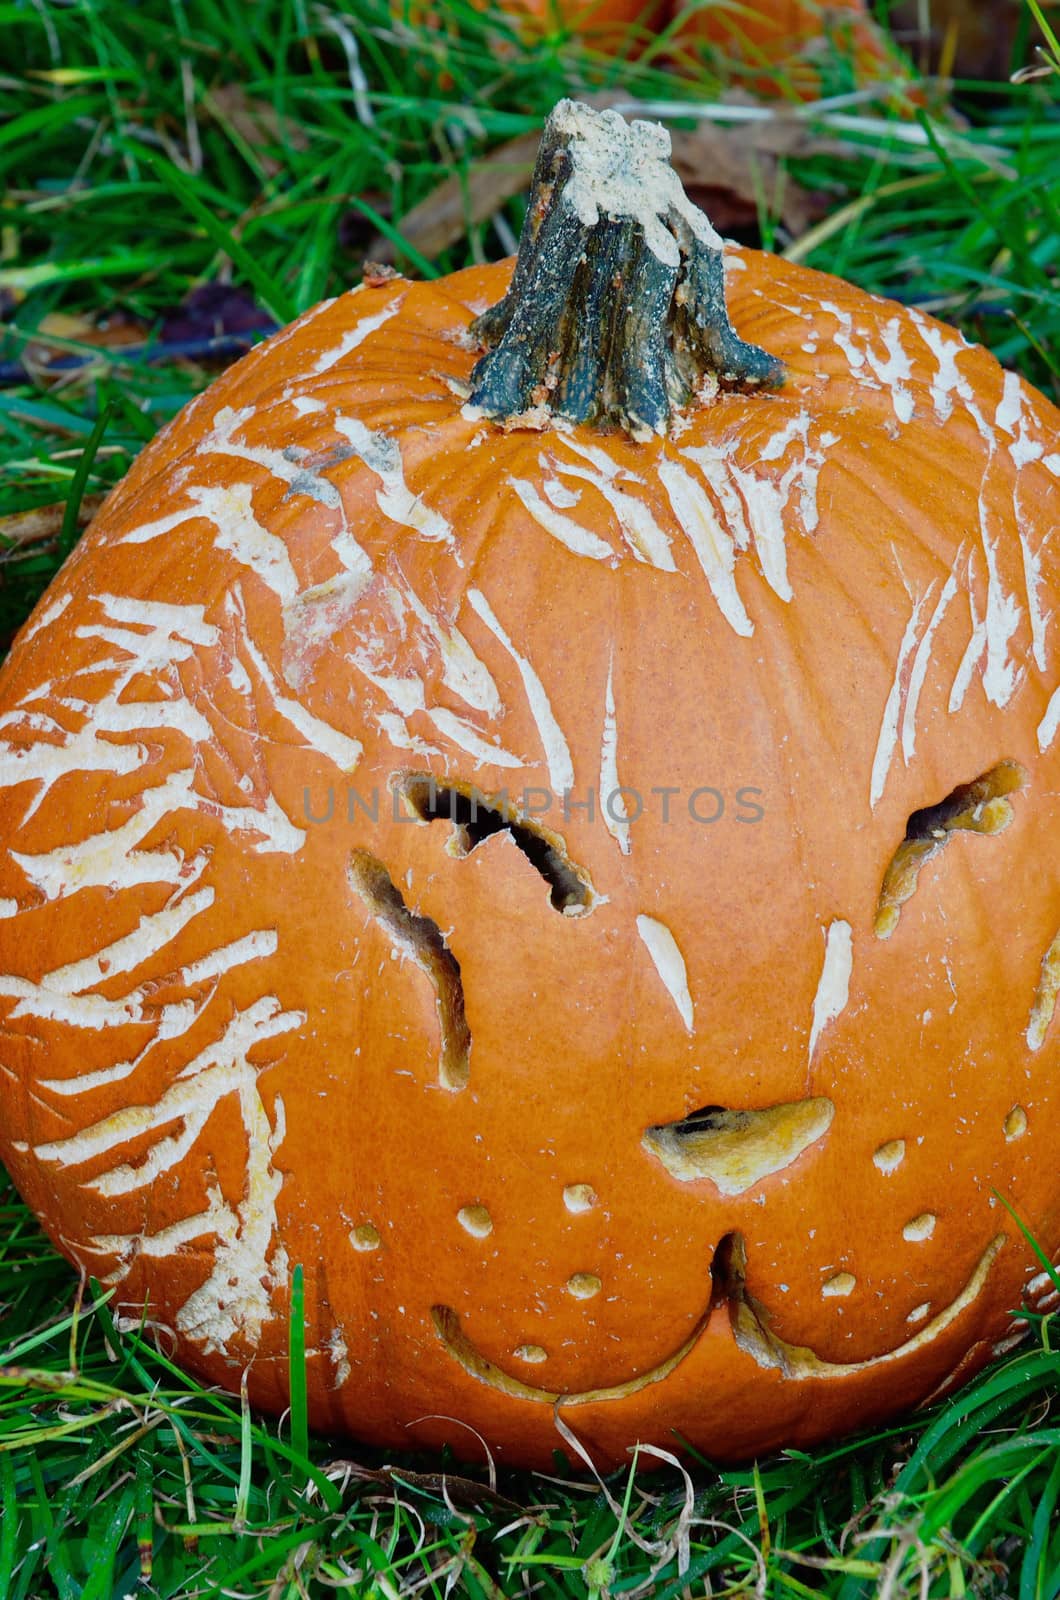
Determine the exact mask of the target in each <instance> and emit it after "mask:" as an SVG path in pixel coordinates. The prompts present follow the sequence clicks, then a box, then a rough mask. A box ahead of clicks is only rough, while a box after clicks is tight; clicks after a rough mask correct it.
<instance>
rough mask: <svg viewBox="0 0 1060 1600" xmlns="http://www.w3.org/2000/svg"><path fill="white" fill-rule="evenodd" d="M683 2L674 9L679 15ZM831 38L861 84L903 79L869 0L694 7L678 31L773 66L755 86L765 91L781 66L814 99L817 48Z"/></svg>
mask: <svg viewBox="0 0 1060 1600" xmlns="http://www.w3.org/2000/svg"><path fill="white" fill-rule="evenodd" d="M683 10H684V8H683V7H681V6H678V7H676V8H675V14H676V15H679V16H680V15H681V13H682V11H683ZM826 38H831V39H832V41H833V42H834V44H835V46H837V47H838V48H839V49H840V50H841V51H842V53H843V55H844V56H847V55H848V56H849V57H850V65H851V72H852V74H853V77H854V80H855V82H857V83H863V82H871V81H872V80H873V79H879V78H883V79H887V78H904V77H906V76H907V75H908V65H907V63H905V62H903V60H902V58H901V57H900V55H899V54H898V52H897V50H896V49H895V48H894V47H893V45H892V44H891V42H890V40H889V39H888V38H887V36H886V34H885V33H884V32H883V30H882V29H881V28H880V27H879V26H878V25H877V23H876V22H875V21H874V20H873V18H872V17H871V15H870V14H869V11H868V8H867V6H866V4H865V0H821V3H817V0H732V3H731V4H729V3H725V4H720V3H719V4H714V5H707V6H704V7H703V8H702V9H701V10H696V11H693V12H691V14H690V15H689V16H688V17H687V18H686V19H685V20H684V21H683V22H682V24H681V26H680V28H679V29H678V30H677V33H676V35H675V43H676V44H677V45H678V46H680V45H682V44H694V43H695V42H696V41H697V40H702V41H703V42H704V43H706V44H709V45H711V46H713V47H714V48H717V49H720V50H722V51H723V52H724V53H725V54H726V55H727V56H730V57H732V58H733V59H735V60H738V61H744V62H746V63H747V64H748V65H750V66H765V67H769V68H772V69H774V72H773V75H771V76H769V77H764V78H762V79H761V80H760V81H759V82H758V83H757V85H756V87H757V88H759V89H760V90H761V92H763V93H765V94H775V93H776V92H777V77H776V71H777V70H780V69H782V70H783V73H784V75H785V81H786V82H788V83H790V86H791V88H792V90H793V91H794V93H795V94H796V95H797V96H798V97H799V98H800V99H814V98H815V97H816V96H818V95H819V94H820V93H821V92H822V89H826V88H827V85H823V84H822V82H821V76H820V72H819V71H818V68H817V67H816V65H815V64H814V59H813V58H814V52H815V50H816V49H817V48H819V47H820V45H821V44H822V43H823V42H824V40H825V39H826Z"/></svg>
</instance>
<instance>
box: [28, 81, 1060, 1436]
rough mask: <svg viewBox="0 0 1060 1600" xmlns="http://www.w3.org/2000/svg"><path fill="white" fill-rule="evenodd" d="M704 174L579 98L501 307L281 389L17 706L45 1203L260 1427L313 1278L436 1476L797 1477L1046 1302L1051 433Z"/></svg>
mask: <svg viewBox="0 0 1060 1600" xmlns="http://www.w3.org/2000/svg"><path fill="white" fill-rule="evenodd" d="M668 145H669V141H668V138H667V136H666V135H665V134H664V133H663V131H662V130H661V129H658V128H654V127H653V126H652V125H650V124H644V123H640V124H632V125H629V126H627V125H626V124H625V123H623V122H622V120H621V119H620V118H619V117H618V116H617V115H616V114H615V113H612V112H605V113H603V114H599V115H597V114H594V113H591V112H589V111H587V110H585V109H584V108H579V107H575V106H572V105H570V104H569V103H564V104H562V105H561V106H560V107H558V108H557V110H556V112H555V113H554V116H553V119H552V122H551V124H550V128H549V131H548V135H547V138H546V143H545V146H544V148H543V155H542V159H541V161H540V163H539V167H538V172H537V175H536V180H535V185H536V186H535V193H534V199H533V202H532V205H531V210H530V213H529V220H528V224H527V230H526V234H525V237H524V242H523V247H522V251H521V254H520V259H519V264H518V265H517V266H516V268H515V272H514V277H513V275H512V268H511V265H510V264H505V265H500V266H493V267H484V268H473V269H471V270H469V271H466V272H462V273H458V274H456V275H455V276H453V277H451V278H448V279H445V280H443V281H441V282H438V283H410V282H407V281H405V280H402V279H395V280H393V281H389V282H380V283H375V284H373V286H369V287H363V288H361V289H358V290H355V291H352V292H351V293H349V294H345V295H343V296H341V297H340V298H339V299H337V300H335V301H331V302H327V303H325V304H324V305H321V306H318V307H316V308H315V309H314V310H313V311H311V312H309V313H307V314H306V315H305V316H303V317H302V318H300V319H299V321H298V322H296V323H295V324H293V325H292V326H291V327H289V328H288V329H286V330H285V331H284V332H282V333H280V334H278V335H277V336H276V337H275V338H274V339H272V340H270V341H269V342H268V343H267V344H264V345H262V346H261V347H260V348H258V349H256V350H255V351H254V352H252V353H251V354H250V355H249V356H247V357H246V359H245V360H243V361H242V362H240V364H239V365H238V366H236V367H234V368H233V369H232V370H230V371H229V372H227V373H226V374H225V375H224V376H223V377H221V378H220V379H219V380H218V381H217V382H216V383H215V384H214V385H213V386H212V387H211V388H210V389H209V390H208V391H207V392H206V393H205V394H203V395H202V396H201V397H200V398H199V399H197V400H195V401H194V402H193V403H192V404H191V405H190V406H188V407H187V408H186V409H185V411H184V412H183V413H182V414H181V415H180V416H179V417H178V418H177V419H176V421H175V422H173V423H172V424H170V425H169V426H168V427H167V428H166V429H165V430H164V431H163V432H162V434H161V435H160V436H159V438H158V439H157V440H156V441H155V442H154V443H153V444H152V445H151V446H150V447H149V448H148V449H147V450H146V451H145V452H144V454H143V455H142V456H141V458H140V459H139V461H138V462H137V463H136V465H135V466H134V468H133V470H132V471H131V472H130V474H129V476H128V477H127V478H126V480H125V482H124V483H123V484H122V485H121V486H120V487H119V488H118V489H117V490H116V491H115V492H114V493H113V495H112V496H111V498H110V499H109V501H108V502H107V504H106V506H105V508H104V509H103V511H102V512H101V514H100V515H99V517H98V518H97V519H96V522H95V523H94V525H93V527H92V528H91V530H90V531H89V533H88V534H87V535H86V537H85V538H84V540H83V541H82V543H81V544H80V545H79V546H78V548H77V549H76V550H75V552H74V554H73V555H72V557H71V558H70V560H69V561H68V562H67V564H66V566H65V567H64V569H63V571H62V573H61V574H60V576H59V577H58V579H57V580H56V582H55V583H54V585H53V586H52V588H51V590H50V591H49V593H48V594H47V595H46V597H45V598H44V600H43V601H42V603H41V605H40V606H39V608H38V609H37V611H36V612H35V614H34V616H33V618H32V620H31V621H30V623H29V624H28V625H27V627H26V628H25V629H24V630H23V632H22V634H21V635H20V637H19V639H18V642H17V644H16V646H15V648H14V649H13V651H12V654H11V657H10V659H9V661H8V663H7V665H6V666H5V668H4V671H3V675H2V679H0V709H2V713H3V733H2V740H3V742H2V746H0V780H2V788H0V799H2V810H0V827H2V838H3V841H4V848H3V851H2V854H0V896H2V901H0V906H2V910H3V917H2V918H0V1005H2V1007H3V1018H4V1036H3V1046H2V1066H3V1070H2V1072H0V1153H2V1155H3V1159H4V1160H5V1161H6V1162H7V1163H8V1164H9V1165H10V1168H11V1170H12V1172H13V1174H14V1176H15V1179H16V1181H17V1183H18V1184H19V1186H20V1188H21V1189H22V1191H23V1193H24V1194H25V1195H26V1196H27V1198H28V1199H29V1201H30V1202H31V1203H32V1205H33V1206H34V1207H35V1209H36V1210H37V1212H38V1213H39V1215H40V1216H41V1218H42V1219H43V1221H44V1224H45V1226H46V1227H47V1229H48V1231H49V1233H50V1234H51V1236H52V1238H53V1239H54V1240H55V1242H56V1244H57V1246H58V1247H59V1248H60V1249H61V1250H63V1251H64V1252H65V1253H66V1254H67V1255H68V1256H69V1258H70V1259H71V1261H73V1262H74V1263H76V1264H77V1265H79V1266H80V1267H82V1268H83V1269H84V1270H85V1271H87V1272H90V1273H93V1274H95V1275H97V1276H98V1277H100V1278H101V1279H102V1280H103V1281H104V1282H105V1283H108V1284H110V1285H113V1286H114V1287H115V1291H116V1304H117V1305H118V1306H119V1307H120V1309H121V1310H122V1312H123V1313H124V1314H125V1315H127V1316H131V1317H134V1318H135V1317H139V1316H140V1314H141V1312H142V1309H143V1308H144V1307H145V1306H146V1308H147V1316H148V1317H149V1318H150V1319H151V1321H152V1322H153V1323H154V1324H156V1325H159V1326H162V1327H164V1328H167V1329H168V1330H170V1333H171V1336H172V1339H173V1340H174V1341H175V1346H176V1348H177V1350H178V1351H179V1354H180V1356H181V1358H182V1359H183V1360H184V1361H185V1362H186V1363H187V1364H188V1365H189V1366H190V1367H191V1368H193V1369H194V1370H195V1371H196V1372H198V1373H200V1374H201V1375H202V1376H203V1377H204V1378H207V1379H209V1380H211V1381H216V1382H218V1383H221V1384H224V1385H227V1386H229V1387H232V1388H236V1387H238V1385H239V1382H240V1376H241V1374H242V1373H243V1372H244V1371H246V1373H247V1379H248V1386H249V1393H250V1395H251V1397H252V1399H253V1400H254V1401H255V1402H256V1403H257V1404H259V1405H261V1406H264V1407H271V1408H279V1407H282V1406H284V1405H285V1404H286V1402H287V1398H288V1388H287V1365H286V1361H287V1357H286V1349H287V1337H288V1315H289V1292H290V1284H291V1277H292V1271H293V1269H294V1267H295V1266H296V1264H299V1263H301V1264H302V1265H303V1267H304V1270H305V1281H306V1318H307V1331H306V1345H307V1349H308V1352H309V1354H308V1381H309V1395H310V1406H311V1414H312V1418H313V1421H314V1423H315V1424H316V1426H317V1427H319V1428H322V1429H346V1430H349V1431H350V1432H352V1433H354V1434H356V1435H358V1436H360V1437H361V1438H364V1439H369V1440H373V1441H376V1442H378V1443H380V1444H383V1445H386V1446H387V1447H398V1446H409V1447H411V1446H421V1445H438V1444H440V1443H442V1442H443V1441H445V1440H448V1441H451V1442H452V1443H453V1445H454V1446H455V1447H456V1448H457V1449H458V1450H459V1451H460V1452H461V1453H464V1454H467V1453H469V1452H470V1453H472V1454H474V1453H475V1452H477V1451H478V1450H479V1448H480V1446H479V1443H478V1441H477V1439H476V1436H475V1433H474V1432H472V1431H471V1430H477V1433H478V1434H479V1435H481V1436H482V1438H483V1439H485V1440H486V1441H487V1442H488V1444H489V1446H490V1447H491V1448H492V1449H493V1450H494V1451H495V1452H496V1453H497V1454H498V1455H499V1456H500V1457H501V1458H502V1459H504V1460H508V1461H513V1462H529V1463H537V1464H544V1465H548V1464H550V1463H551V1459H552V1450H553V1447H554V1446H555V1445H558V1444H560V1443H561V1439H560V1436H559V1435H558V1434H557V1432H556V1421H557V1419H558V1420H559V1421H561V1422H562V1423H563V1424H564V1426H565V1427H566V1428H567V1429H569V1430H571V1431H573V1433H574V1434H575V1435H576V1436H577V1437H578V1438H579V1439H580V1440H582V1441H583V1442H584V1444H585V1446H586V1448H587V1449H588V1450H589V1451H590V1452H591V1453H592V1454H593V1456H594V1457H595V1459H596V1460H598V1461H599V1462H601V1463H609V1462H615V1461H618V1460H621V1459H622V1456H623V1452H624V1451H625V1450H626V1448H627V1447H628V1446H629V1445H630V1444H631V1443H632V1442H633V1441H635V1440H638V1439H640V1440H647V1441H651V1442H653V1443H654V1444H656V1445H660V1446H666V1445H670V1446H672V1445H673V1443H674V1440H675V1437H676V1438H682V1439H685V1440H689V1441H691V1442H692V1444H694V1445H695V1446H697V1447H698V1448H699V1449H700V1450H702V1451H704V1452H706V1453H707V1454H708V1455H710V1456H714V1457H717V1458H722V1459H724V1458H729V1459H731V1458H740V1457H747V1456H749V1455H751V1454H752V1453H755V1452H761V1451H763V1450H767V1449H770V1448H772V1447H774V1446H778V1445H784V1444H786V1445H796V1444H797V1445H806V1444H809V1443H810V1442H812V1441H813V1440H816V1439H819V1438H821V1437H823V1436H825V1435H830V1434H833V1433H835V1432H837V1431H840V1430H843V1429H848V1428H851V1427H853V1426H855V1425H858V1424H867V1423H870V1422H874V1421H877V1420H879V1419H881V1418H884V1417H889V1416H892V1415H894V1414H895V1413H896V1412H898V1411H900V1410H901V1409H902V1408H906V1407H909V1406H912V1405H914V1404H916V1403H918V1402H920V1401H923V1400H925V1399H926V1398H927V1397H929V1396H930V1395H932V1394H933V1393H938V1392H940V1391H942V1390H944V1389H946V1388H947V1387H948V1386H950V1385H952V1384H953V1383H955V1382H957V1381H958V1380H960V1379H962V1378H963V1377H965V1376H967V1375H968V1374H970V1373H972V1372H974V1371H975V1370H976V1369H977V1368H978V1367H980V1366H981V1365H982V1364H983V1362H985V1361H986V1360H988V1359H989V1357H990V1355H991V1352H992V1351H997V1350H1003V1349H1005V1348H1007V1347H1008V1344H1009V1342H1010V1340H1011V1338H1013V1337H1014V1336H1018V1329H1017V1330H1014V1329H1013V1324H1012V1323H1011V1321H1010V1314H1011V1312H1012V1309H1013V1308H1014V1307H1016V1306H1018V1305H1019V1304H1020V1302H1021V1299H1024V1300H1026V1301H1027V1303H1028V1304H1030V1305H1032V1306H1035V1307H1039V1308H1040V1307H1042V1306H1045V1305H1047V1304H1049V1303H1050V1300H1049V1296H1050V1294H1051V1286H1050V1284H1049V1281H1048V1278H1047V1277H1046V1276H1045V1275H1043V1274H1042V1273H1041V1271H1040V1268H1039V1266H1038V1264H1037V1262H1036V1261H1035V1259H1034V1257H1033V1255H1032V1253H1031V1251H1030V1249H1029V1248H1028V1246H1027V1245H1026V1243H1025V1242H1024V1240H1023V1238H1022V1236H1021V1234H1020V1232H1019V1229H1018V1228H1017V1226H1016V1224H1015V1222H1014V1221H1013V1220H1012V1217H1011V1216H1010V1214H1009V1212H1008V1211H1007V1210H1006V1209H1005V1208H1004V1207H1003V1206H1002V1205H1001V1204H1000V1203H999V1201H998V1199H997V1196H998V1195H1000V1196H1002V1197H1003V1198H1004V1199H1006V1200H1008V1201H1009V1202H1011V1203H1012V1204H1013V1205H1014V1206H1015V1207H1016V1208H1017V1210H1018V1211H1019V1213H1020V1214H1021V1215H1022V1216H1023V1217H1024V1218H1025V1219H1026V1220H1027V1222H1028V1223H1029V1224H1030V1225H1031V1226H1032V1227H1033V1228H1034V1230H1035V1231H1036V1232H1037V1235H1038V1237H1039V1239H1040V1241H1041V1243H1042V1245H1043V1246H1044V1247H1045V1248H1046V1249H1047V1250H1049V1251H1050V1252H1053V1251H1056V1250H1057V1248H1058V1246H1060V1183H1058V1181H1057V1176H1056V1174H1057V1164H1058V1162H1057V1158H1058V1155H1060V1133H1058V1129H1060V1072H1058V1070H1057V1054H1058V1049H1060V1023H1057V1022H1056V1021H1055V1019H1054V1016H1053V1012H1054V1008H1055V1003H1056V997H1057V991H1058V989H1060V936H1058V931H1057V930H1058V928H1060V867H1058V865H1057V850H1056V841H1057V839H1058V838H1060V738H1058V736H1057V735H1058V726H1060V691H1058V689H1057V683H1058V662H1060V636H1058V633H1057V626H1058V624H1057V621H1056V618H1057V616H1058V614H1060V570H1058V557H1057V552H1056V548H1055V541H1054V542H1053V543H1050V536H1051V534H1052V532H1053V530H1054V529H1055V527H1056V524H1057V519H1058V516H1060V416H1058V414H1057V412H1056V411H1055V410H1054V409H1053V408H1052V407H1051V406H1050V405H1049V403H1048V402H1047V401H1046V400H1045V399H1043V398H1042V396H1040V395H1038V394H1036V393H1035V392H1034V391H1033V390H1031V389H1030V388H1029V387H1028V386H1027V385H1026V384H1024V383H1023V382H1021V381H1020V379H1018V378H1017V377H1016V376H1014V375H1013V374H1011V373H1005V372H1003V371H1002V370H1001V368H1000V367H999V366H998V365H997V363H996V362H995V361H994V360H993V359H992V357H991V356H989V355H988V354H987V353H985V352H984V351H982V350H979V349H975V348H972V347H970V346H968V345H967V344H965V343H964V341H963V340H962V339H961V337H960V336H959V335H958V334H957V333H955V332H953V331H952V330H951V329H948V328H946V327H944V326H942V325H941V324H940V323H938V322H935V321H933V320H932V319H931V318H930V317H927V316H924V315H921V314H920V313H919V312H917V311H915V310H909V309H904V308H902V307H900V306H898V305H895V304H892V303H889V302H886V301H883V300H879V299H876V298H874V297H872V296H870V295H866V294H864V293H862V292H860V291H858V290H857V289H855V288H852V287H851V286H849V285H848V284H845V283H843V282H841V281H839V280H837V279H833V278H830V277H827V276H825V275H822V274H820V273H815V272H811V271H808V270H806V269H803V268H800V267H797V266H793V265H790V264H787V263H785V262H783V261H780V260H777V259H775V258H773V257H770V256H767V255H763V254H758V253H756V252H754V251H747V250H742V249H738V248H729V247H726V249H725V250H724V256H723V253H722V249H721V242H720V240H718V238H717V236H716V235H715V234H714V233H713V230H712V229H711V228H710V226H709V224H708V223H707V222H706V220H705V219H704V218H703V217H702V216H701V215H700V214H699V213H697V212H696V211H695V210H694V209H693V208H692V207H691V205H690V204H689V203H688V201H687V200H686V199H685V198H684V196H683V195H682V194H681V191H680V188H679V185H678V184H677V180H676V178H674V177H673V174H672V173H671V172H670V171H669V169H668V168H667V167H666V166H665V164H664V156H665V153H666V151H667V150H668ZM723 262H724V277H725V279H726V281H727V286H728V308H729V314H730V315H731V317H732V322H733V324H734V325H735V328H736V329H738V330H739V332H738V333H736V332H735V331H734V328H733V326H732V325H731V324H730V323H729V321H728V320H727V317H726V311H725V296H724V293H723V288H722V278H723ZM509 290H510V292H508V293H506V291H509ZM749 341H755V342H754V343H753V344H752V343H750V342H749ZM484 347H486V351H487V353H486V354H485V355H484V354H483V348H484ZM765 352H768V354H766V353H765Z"/></svg>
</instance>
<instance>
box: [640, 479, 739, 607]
mask: <svg viewBox="0 0 1060 1600" xmlns="http://www.w3.org/2000/svg"><path fill="white" fill-rule="evenodd" d="M658 471H659V477H660V479H661V481H662V485H663V488H664V489H665V490H666V495H667V498H668V500H669V502H670V507H671V509H672V511H673V514H674V516H675V518H676V519H677V523H678V526H679V527H680V528H681V531H682V532H683V533H684V534H685V536H686V538H687V539H688V542H689V543H690V544H691V546H692V548H693V550H694V551H695V553H696V558H697V560H698V561H699V564H700V566H701V567H702V569H703V574H704V576H705V577H706V580H707V583H708V585H709V586H710V592H711V594H712V595H713V596H714V599H715V600H716V602H717V605H718V609H719V611H720V612H721V614H722V616H723V617H724V618H725V620H726V622H727V623H728V624H729V626H730V627H731V628H732V629H733V631H734V632H735V633H737V634H740V635H741V636H742V637H743V638H750V636H751V634H753V633H754V624H753V623H752V621H751V619H750V617H749V616H748V615H747V612H746V611H745V610H744V605H743V601H742V600H741V599H740V595H739V591H738V590H737V588H736V578H735V567H736V548H735V545H734V544H733V540H732V537H731V535H730V534H728V533H727V532H726V530H725V529H724V528H723V527H722V525H721V522H720V520H719V518H718V515H717V512H716V511H715V510H714V505H713V502H712V501H711V500H710V499H709V497H708V496H707V494H706V491H705V490H704V489H703V488H702V487H701V485H700V484H698V483H697V482H696V480H695V478H693V477H692V475H691V473H688V472H686V471H685V469H684V468H683V467H679V466H678V465H677V462H676V461H667V460H665V459H663V460H661V461H660V462H659V468H658Z"/></svg>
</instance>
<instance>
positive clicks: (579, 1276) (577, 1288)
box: [567, 1272, 603, 1300]
mask: <svg viewBox="0 0 1060 1600" xmlns="http://www.w3.org/2000/svg"><path fill="white" fill-rule="evenodd" d="M602 1288H603V1284H602V1283H601V1282H600V1279H599V1278H598V1277H597V1276H596V1273H595V1272H576V1273H575V1274H574V1276H573V1278H568V1279H567V1293H568V1294H572V1295H573V1296H574V1298H575V1300H591V1299H592V1297H593V1295H594V1294H599V1293H600V1290H601V1289H602Z"/></svg>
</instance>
